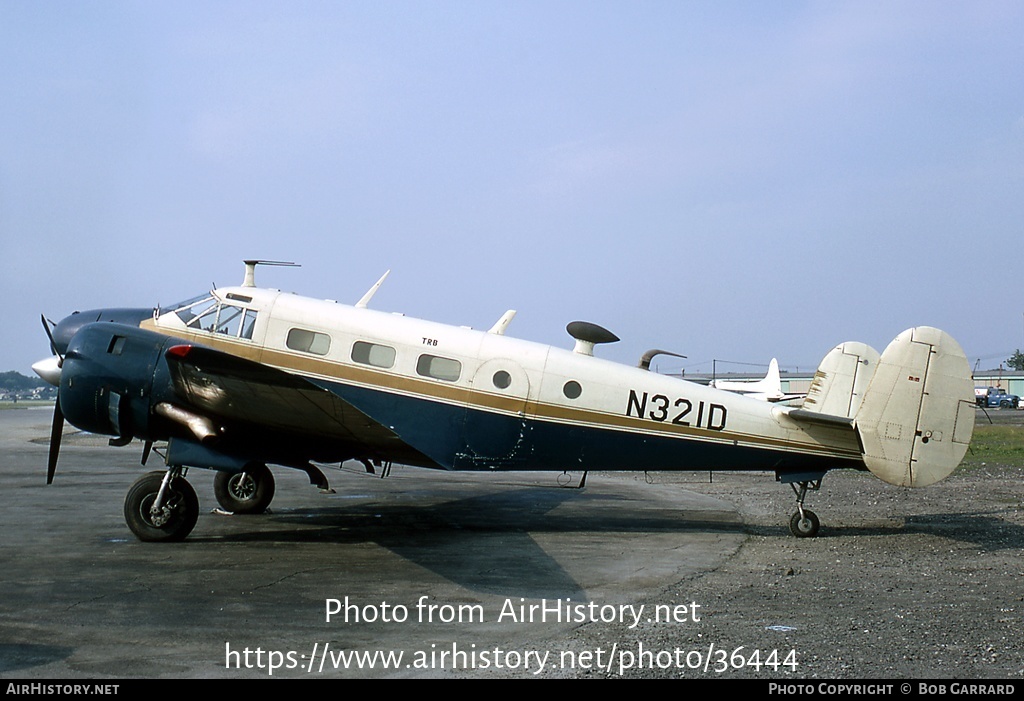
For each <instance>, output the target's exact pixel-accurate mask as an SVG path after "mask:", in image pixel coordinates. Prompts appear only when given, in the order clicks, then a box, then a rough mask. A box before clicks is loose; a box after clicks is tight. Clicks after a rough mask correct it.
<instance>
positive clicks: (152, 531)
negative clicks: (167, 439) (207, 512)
mask: <svg viewBox="0 0 1024 701" xmlns="http://www.w3.org/2000/svg"><path fill="white" fill-rule="evenodd" d="M165 477H167V473H166V472H159V471H157V472H150V473H148V474H146V475H143V476H142V477H140V478H139V479H138V480H136V482H135V484H133V485H132V486H131V489H129V490H128V495H127V496H126V497H125V499H124V520H125V522H126V523H127V524H128V528H130V529H131V531H132V533H134V534H135V536H136V537H137V538H138V539H139V540H142V541H146V542H152V543H159V542H174V541H180V540H185V538H186V537H188V534H189V533H191V532H192V529H193V528H195V527H196V521H198V520H199V497H197V496H196V490H194V489H193V488H192V485H191V484H189V483H188V482H187V481H186V480H185V478H184V477H181V476H178V475H173V474H172V475H171V476H170V478H169V482H168V484H167V489H166V490H165V492H164V494H163V498H162V499H161V502H160V504H159V506H157V499H158V498H159V497H160V489H161V487H162V486H163V483H164V479H165ZM154 507H156V508H154Z"/></svg>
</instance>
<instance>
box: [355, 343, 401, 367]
mask: <svg viewBox="0 0 1024 701" xmlns="http://www.w3.org/2000/svg"><path fill="white" fill-rule="evenodd" d="M352 360H354V361H355V362H357V363H362V364H363V365H373V366H374V367H378V368H393V367H394V366H395V349H394V348H392V347H391V346H382V345H380V344H379V343H369V342H367V341H356V342H355V343H354V344H353V345H352Z"/></svg>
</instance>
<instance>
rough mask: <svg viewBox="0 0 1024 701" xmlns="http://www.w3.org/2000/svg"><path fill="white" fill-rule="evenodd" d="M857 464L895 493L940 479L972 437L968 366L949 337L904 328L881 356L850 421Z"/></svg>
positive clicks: (936, 331)
mask: <svg viewBox="0 0 1024 701" xmlns="http://www.w3.org/2000/svg"><path fill="white" fill-rule="evenodd" d="M855 426H856V429H857V433H858V435H859V436H860V440H861V444H862V446H863V449H864V463H865V464H866V465H867V467H868V469H869V470H870V471H871V472H872V473H873V474H874V475H876V476H877V477H879V478H880V479H882V480H883V481H885V482H888V483H889V484H894V485H897V486H901V487H925V486H928V485H929V484H934V483H935V482H938V481H939V480H942V479H944V478H945V477H947V476H948V475H949V474H950V473H951V472H952V471H953V470H954V469H956V467H957V465H959V464H960V461H961V460H962V459H963V457H964V454H965V453H966V452H967V447H968V445H969V444H970V442H971V435H972V434H973V432H974V385H973V383H972V381H971V372H970V365H969V364H968V362H967V357H966V356H965V355H964V352H963V350H962V349H961V348H960V345H959V344H958V343H957V342H956V341H955V340H954V339H953V337H952V336H950V335H949V334H947V333H946V332H945V331H941V330H939V329H936V328H932V327H930V326H919V327H917V328H913V329H908V330H907V331H904V332H903V333H901V334H900V335H899V336H897V337H896V338H895V339H894V340H893V342H892V343H890V344H889V346H888V347H887V348H886V349H885V351H884V352H883V353H882V355H881V358H880V359H879V361H878V365H877V368H876V370H875V373H874V375H873V377H872V378H871V382H870V384H869V385H868V388H867V391H866V392H865V394H864V400H863V402H862V403H861V405H860V408H859V410H858V411H857V412H856V416H855Z"/></svg>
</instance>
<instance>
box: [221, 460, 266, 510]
mask: <svg viewBox="0 0 1024 701" xmlns="http://www.w3.org/2000/svg"><path fill="white" fill-rule="evenodd" d="M213 493H214V494H215V495H216V497H217V503H218V504H220V505H221V508H223V509H224V510H225V511H230V512H231V513H233V514H262V513H263V512H264V511H266V510H267V507H268V506H270V502H271V501H273V499H274V476H273V475H272V474H271V473H270V470H269V469H268V468H267V466H266V465H264V464H263V463H261V462H252V463H249V464H248V465H246V466H245V470H243V471H242V472H236V473H234V474H232V473H230V472H218V473H217V476H216V477H214V479H213Z"/></svg>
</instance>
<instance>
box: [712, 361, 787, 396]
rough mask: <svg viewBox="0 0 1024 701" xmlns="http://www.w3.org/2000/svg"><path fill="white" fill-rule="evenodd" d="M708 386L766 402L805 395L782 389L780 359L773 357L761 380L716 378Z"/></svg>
mask: <svg viewBox="0 0 1024 701" xmlns="http://www.w3.org/2000/svg"><path fill="white" fill-rule="evenodd" d="M708 387H715V388H716V389H724V390H727V391H729V392H737V393H739V394H745V395H747V396H748V397H751V398H753V399H760V400H761V401H764V402H783V401H789V400H791V399H799V398H801V397H803V396H804V395H803V394H786V393H785V392H783V391H782V375H781V374H780V373H779V361H778V359H777V358H772V360H771V362H770V363H768V372H766V373H765V376H764V377H763V378H762V379H760V380H719V379H714V380H711V382H709V383H708Z"/></svg>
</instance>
